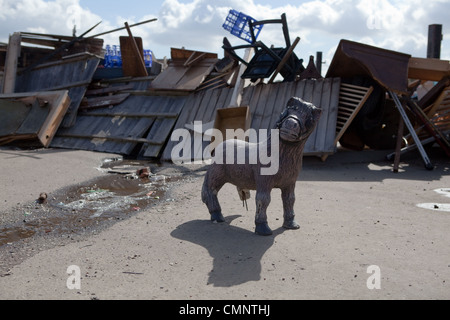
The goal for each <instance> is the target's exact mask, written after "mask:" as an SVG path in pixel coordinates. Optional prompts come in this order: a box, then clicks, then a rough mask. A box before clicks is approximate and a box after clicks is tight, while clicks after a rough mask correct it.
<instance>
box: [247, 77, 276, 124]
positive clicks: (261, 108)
mask: <svg viewBox="0 0 450 320" xmlns="http://www.w3.org/2000/svg"><path fill="white" fill-rule="evenodd" d="M272 89H274V86H271V85H264V86H263V88H262V90H261V93H260V97H259V99H258V104H257V105H256V108H255V110H254V111H253V114H252V126H251V127H252V128H254V129H256V130H259V129H260V128H261V123H262V121H263V119H264V116H265V113H266V108H267V102H268V100H269V97H270V95H271V93H272ZM267 112H272V110H269V111H267Z"/></svg>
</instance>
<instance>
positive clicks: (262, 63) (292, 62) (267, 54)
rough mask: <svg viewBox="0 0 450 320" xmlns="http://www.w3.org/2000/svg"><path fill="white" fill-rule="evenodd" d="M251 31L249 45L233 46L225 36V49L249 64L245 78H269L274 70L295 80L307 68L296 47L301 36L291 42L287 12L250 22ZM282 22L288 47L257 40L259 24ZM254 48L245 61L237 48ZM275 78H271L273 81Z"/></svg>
mask: <svg viewBox="0 0 450 320" xmlns="http://www.w3.org/2000/svg"><path fill="white" fill-rule="evenodd" d="M248 23H249V31H250V35H251V42H250V44H248V45H240V46H231V44H230V42H229V41H228V39H227V38H224V41H223V47H222V48H223V49H224V50H225V51H226V52H227V53H228V54H230V55H231V56H232V57H233V58H234V59H236V60H237V61H239V62H241V63H243V64H244V65H246V66H247V68H246V70H245V72H244V73H243V74H242V78H243V79H251V80H252V82H256V81H257V80H259V79H263V78H269V77H270V76H271V75H272V74H273V73H274V72H275V75H274V77H273V78H275V76H276V75H277V74H278V73H280V74H281V75H282V76H283V78H284V80H285V81H294V80H295V78H296V76H297V75H298V74H299V73H300V72H302V71H304V70H305V68H304V67H303V60H299V59H298V57H297V56H296V54H295V53H294V49H295V47H296V45H297V44H298V42H299V41H300V38H296V40H295V41H294V43H291V40H290V37H289V29H288V26H287V21H286V14H284V13H283V14H282V15H281V19H273V20H261V21H252V20H250V21H249V22H248ZM278 23H279V24H281V25H282V29H283V36H284V40H285V44H286V47H278V48H269V47H268V46H267V45H265V44H264V43H263V42H262V41H257V39H256V34H255V29H256V28H257V27H258V26H262V25H265V24H278ZM247 48H253V49H254V50H255V54H254V56H253V58H252V59H251V60H250V62H247V61H245V60H244V59H242V58H241V57H239V55H237V53H236V50H238V49H247ZM272 81H273V79H272V80H271V82H272Z"/></svg>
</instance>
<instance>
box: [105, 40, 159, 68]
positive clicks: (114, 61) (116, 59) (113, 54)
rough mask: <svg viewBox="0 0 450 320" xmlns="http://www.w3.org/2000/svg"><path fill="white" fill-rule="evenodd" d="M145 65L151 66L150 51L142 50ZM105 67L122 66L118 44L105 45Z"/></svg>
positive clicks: (151, 55)
mask: <svg viewBox="0 0 450 320" xmlns="http://www.w3.org/2000/svg"><path fill="white" fill-rule="evenodd" d="M143 56H144V61H145V66H146V67H147V68H151V66H152V62H153V60H152V57H153V54H152V51H151V50H144V52H143ZM104 66H105V68H121V67H122V55H121V53H120V46H117V45H113V46H110V45H107V46H106V52H105V64H104Z"/></svg>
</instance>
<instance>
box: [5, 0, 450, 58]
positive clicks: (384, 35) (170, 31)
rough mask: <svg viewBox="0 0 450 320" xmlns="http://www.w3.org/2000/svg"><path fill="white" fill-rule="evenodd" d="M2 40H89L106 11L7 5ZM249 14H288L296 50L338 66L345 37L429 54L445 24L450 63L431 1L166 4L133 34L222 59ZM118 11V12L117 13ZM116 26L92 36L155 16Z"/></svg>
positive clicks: (276, 40)
mask: <svg viewBox="0 0 450 320" xmlns="http://www.w3.org/2000/svg"><path fill="white" fill-rule="evenodd" d="M0 5H1V8H2V10H1V11H0V23H1V24H2V28H1V30H0V41H4V42H6V41H7V40H8V35H9V34H12V33H13V32H16V31H39V32H43V33H57V34H66V35H68V34H71V31H72V27H73V24H77V30H78V34H81V33H82V32H84V31H85V30H87V29H88V28H90V27H91V26H93V25H94V24H96V23H97V22H99V21H100V20H102V18H101V12H98V13H97V14H96V13H93V12H91V11H89V10H88V9H84V8H82V7H81V6H80V3H79V0H58V1H44V0H0ZM231 8H233V9H236V10H238V11H242V12H244V13H246V14H248V15H250V16H253V17H254V18H255V19H258V20H265V19H277V18H279V17H280V15H281V14H282V13H286V15H287V19H288V24H289V31H290V36H291V41H293V40H294V38H295V37H297V36H299V37H301V39H302V40H301V42H300V44H299V45H298V47H297V49H296V53H297V55H298V56H299V57H300V58H303V59H305V61H307V59H308V57H309V56H310V55H315V53H316V52H317V51H323V52H324V59H325V60H328V61H329V60H330V59H331V58H332V55H333V53H334V50H333V48H335V47H336V46H337V44H338V43H339V41H340V40H341V39H349V40H353V41H360V42H365V43H368V44H372V45H375V46H380V47H384V48H386V49H391V50H397V51H400V52H405V53H409V54H411V55H413V56H422V57H423V56H425V54H426V46H427V33H428V25H429V24H433V23H438V24H443V25H444V31H443V32H444V42H443V44H442V54H441V56H442V58H445V59H450V43H449V39H450V30H449V28H450V26H448V25H445V24H446V23H447V21H448V12H450V1H448V0H428V1H427V2H426V5H424V3H423V1H421V0H310V1H302V2H299V4H297V2H290V4H278V2H277V1H274V2H273V4H272V5H261V4H258V3H257V1H256V0H246V1H242V0H165V1H161V5H160V8H159V12H158V14H157V16H156V18H158V21H157V22H153V23H150V24H146V25H143V26H140V27H136V28H133V29H132V30H133V34H134V35H135V36H139V37H142V38H143V41H144V46H145V47H146V48H149V49H153V50H154V51H155V53H156V55H157V57H162V56H164V55H166V56H169V55H170V47H181V46H184V47H186V48H187V49H195V50H204V51H210V52H217V53H219V55H221V54H222V52H223V51H222V49H221V46H222V38H223V37H224V36H226V37H228V38H229V40H230V41H231V42H232V44H235V45H238V44H245V42H243V41H242V40H240V39H238V38H236V37H234V36H232V35H231V34H229V33H228V32H227V31H225V30H224V29H223V28H222V24H223V22H224V20H225V17H226V16H227V14H228V11H229V9H231ZM112 10H114V9H112ZM117 13H118V15H117V19H116V20H115V21H103V23H102V24H101V25H100V26H98V27H97V28H96V29H95V30H94V31H93V32H92V33H91V34H95V33H99V32H102V31H107V30H111V29H114V28H117V27H120V26H123V23H124V22H125V21H128V22H129V23H130V24H132V23H136V22H139V21H143V20H147V19H151V18H154V17H155V16H151V15H146V14H145V11H143V13H141V12H140V11H139V10H137V11H136V13H135V14H134V16H132V17H122V16H120V10H119V11H118V12H117ZM126 34H127V33H126V32H119V33H114V34H110V35H107V36H104V37H103V38H104V39H105V43H109V44H118V38H119V36H120V35H126ZM260 40H262V41H264V42H265V43H266V44H268V45H271V44H274V45H275V46H281V45H283V44H284V40H283V36H282V33H281V27H280V26H279V25H266V26H265V27H264V29H263V31H262V33H261V35H260Z"/></svg>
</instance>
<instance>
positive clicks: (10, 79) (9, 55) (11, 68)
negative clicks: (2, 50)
mask: <svg viewBox="0 0 450 320" xmlns="http://www.w3.org/2000/svg"><path fill="white" fill-rule="evenodd" d="M20 48H21V35H20V33H19V32H14V33H13V35H12V36H10V37H9V43H8V49H7V52H6V60H5V71H4V75H3V90H2V92H3V93H5V94H7V93H13V92H15V86H16V75H17V62H18V60H19V56H20Z"/></svg>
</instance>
